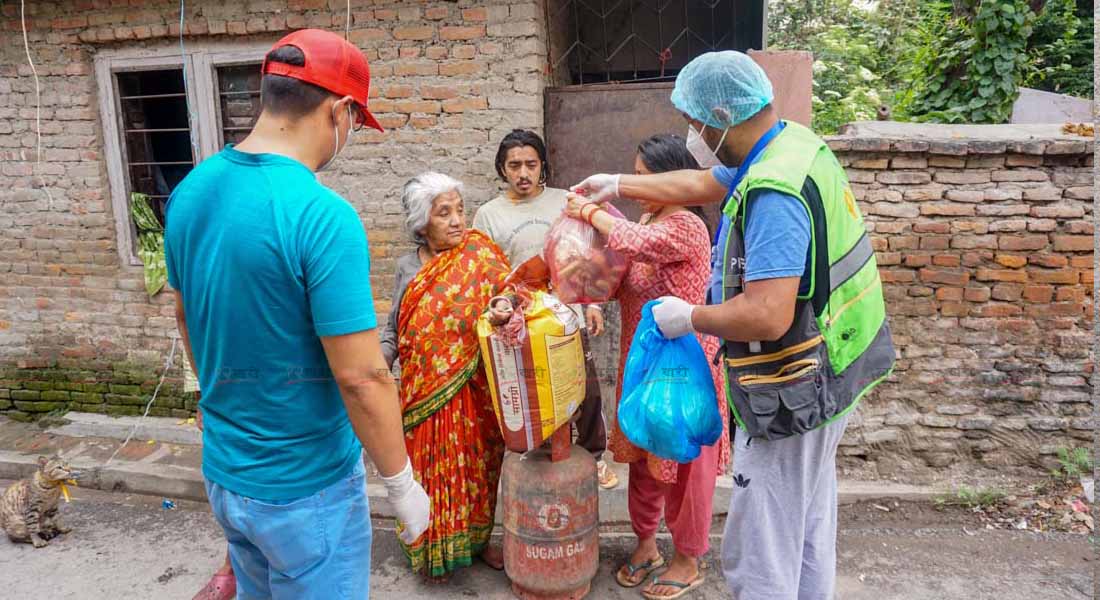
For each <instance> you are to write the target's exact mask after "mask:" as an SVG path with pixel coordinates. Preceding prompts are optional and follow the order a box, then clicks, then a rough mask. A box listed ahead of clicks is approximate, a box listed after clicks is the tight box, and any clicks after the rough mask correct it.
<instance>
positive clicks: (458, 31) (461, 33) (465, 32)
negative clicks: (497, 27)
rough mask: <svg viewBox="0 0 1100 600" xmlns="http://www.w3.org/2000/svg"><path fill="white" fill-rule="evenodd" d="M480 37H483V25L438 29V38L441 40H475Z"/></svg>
mask: <svg viewBox="0 0 1100 600" xmlns="http://www.w3.org/2000/svg"><path fill="white" fill-rule="evenodd" d="M482 37H485V26H484V25H471V26H466V27H440V28H439V38H440V39H443V40H476V39H477V38H482Z"/></svg>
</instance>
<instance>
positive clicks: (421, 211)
mask: <svg viewBox="0 0 1100 600" xmlns="http://www.w3.org/2000/svg"><path fill="white" fill-rule="evenodd" d="M447 192H458V195H460V196H461V195H462V182H461V181H459V180H457V179H455V178H454V177H450V176H448V175H444V174H442V173H436V172H435V171H425V172H424V173H421V174H419V175H417V176H416V177H413V178H412V179H410V180H409V181H408V182H407V183H405V189H404V190H403V191H402V192H401V206H402V207H404V209H405V229H406V230H407V231H408V232H409V236H410V237H411V238H412V240H413V241H414V242H416V243H417V245H420V246H423V245H425V244H427V243H428V240H426V239H425V238H424V234H423V231H424V228H426V227H427V226H428V217H429V216H430V215H431V212H432V202H433V201H435V199H436V198H438V197H439V196H440V195H441V194H446V193H447Z"/></svg>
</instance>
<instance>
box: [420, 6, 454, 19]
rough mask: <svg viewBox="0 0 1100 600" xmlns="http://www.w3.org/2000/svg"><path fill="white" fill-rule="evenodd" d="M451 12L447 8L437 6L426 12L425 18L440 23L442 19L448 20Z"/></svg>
mask: <svg viewBox="0 0 1100 600" xmlns="http://www.w3.org/2000/svg"><path fill="white" fill-rule="evenodd" d="M450 12H451V9H449V8H447V7H446V6H435V7H432V8H429V9H427V10H425V11H424V18H425V19H428V20H429V21H439V20H441V19H446V18H447V15H448V14H450Z"/></svg>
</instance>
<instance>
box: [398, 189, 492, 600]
mask: <svg viewBox="0 0 1100 600" xmlns="http://www.w3.org/2000/svg"><path fill="white" fill-rule="evenodd" d="M401 202H402V204H403V205H404V209H405V213H406V221H405V224H406V228H407V229H408V231H409V233H410V235H411V236H412V238H413V240H414V241H415V242H416V245H417V248H416V250H415V251H413V252H411V253H409V254H407V255H405V256H403V257H401V258H400V259H398V261H397V269H396V271H397V272H396V284H395V286H394V301H393V308H392V311H391V313H390V319H389V325H387V327H386V328H385V330H384V331H383V333H382V349H383V352H384V353H385V355H386V359H387V361H388V362H389V363H390V364H391V365H392V364H393V362H394V360H395V359H396V361H397V362H398V364H399V366H400V369H401V388H400V391H401V406H402V415H403V420H404V427H405V444H406V446H407V447H408V451H409V458H410V459H411V461H412V468H413V471H414V472H415V473H416V477H417V479H418V480H419V481H420V483H421V485H423V486H424V489H425V491H427V493H428V496H429V497H430V498H431V500H432V520H431V524H430V525H429V526H428V530H427V531H426V532H425V533H424V534H423V535H422V536H420V538H419V539H418V540H416V542H414V543H413V544H411V545H404V544H402V547H403V549H404V551H405V555H406V557H407V558H408V559H409V563H410V566H411V567H412V570H413V571H414V572H419V573H423V574H424V575H426V576H427V577H429V578H431V579H432V580H435V581H441V580H445V579H446V578H447V577H448V576H449V575H450V574H451V573H452V572H454V571H455V570H456V569H459V568H462V567H467V566H470V564H471V563H472V561H473V559H474V558H475V557H480V558H481V559H482V560H484V561H485V562H486V563H487V564H488V565H489V566H491V567H493V568H496V569H501V568H503V554H502V552H501V549H500V548H499V547H497V546H493V547H490V546H489V535H490V533H491V532H492V529H493V513H494V510H495V508H496V493H497V482H498V480H499V479H500V467H501V461H502V459H503V456H504V444H503V441H502V439H501V436H500V430H499V428H498V426H497V422H496V417H495V416H494V414H493V408H492V404H491V403H492V397H491V396H490V393H489V387H488V383H487V381H486V378H485V371H484V369H483V368H482V366H481V361H480V354H479V347H478V338H477V332H476V329H477V328H476V327H475V323H476V322H477V319H478V317H479V316H480V315H481V313H482V312H484V311H485V309H486V308H487V307H488V306H489V300H490V299H491V298H492V297H493V296H494V294H495V293H497V292H498V291H499V289H500V288H501V285H502V282H503V280H504V278H505V277H506V276H507V274H508V270H509V265H508V259H507V258H505V256H504V254H503V253H502V252H501V250H500V249H499V248H498V247H497V246H496V244H494V243H493V242H492V240H490V239H489V238H488V237H486V236H485V235H484V234H482V233H481V232H479V231H476V230H473V229H467V228H466V216H465V211H464V207H463V202H462V184H461V183H460V182H458V181H457V180H455V179H452V178H451V177H448V176H446V175H442V174H440V173H433V172H427V173H422V174H420V175H418V176H416V177H414V178H413V179H411V180H410V181H409V182H408V183H406V184H405V188H404V192H403V194H402V197H401Z"/></svg>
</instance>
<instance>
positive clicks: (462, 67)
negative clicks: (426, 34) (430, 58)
mask: <svg viewBox="0 0 1100 600" xmlns="http://www.w3.org/2000/svg"><path fill="white" fill-rule="evenodd" d="M483 69H485V65H484V63H481V62H478V61H473V60H464V61H461V62H451V63H444V64H441V65H439V74H440V75H443V76H445V77H451V76H455V75H474V74H476V73H480V72H481V71H482V70H483Z"/></svg>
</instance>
